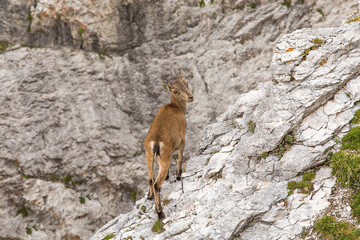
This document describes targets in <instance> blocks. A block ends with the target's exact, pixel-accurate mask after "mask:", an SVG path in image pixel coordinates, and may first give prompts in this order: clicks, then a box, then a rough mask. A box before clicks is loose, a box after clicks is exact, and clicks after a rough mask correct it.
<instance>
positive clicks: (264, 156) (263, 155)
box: [261, 152, 269, 159]
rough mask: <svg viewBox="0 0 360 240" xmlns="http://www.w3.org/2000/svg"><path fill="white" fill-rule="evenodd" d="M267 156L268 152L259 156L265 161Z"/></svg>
mask: <svg viewBox="0 0 360 240" xmlns="http://www.w3.org/2000/svg"><path fill="white" fill-rule="evenodd" d="M268 156H269V152H264V153H262V154H261V158H263V159H266V158H267V157H268Z"/></svg>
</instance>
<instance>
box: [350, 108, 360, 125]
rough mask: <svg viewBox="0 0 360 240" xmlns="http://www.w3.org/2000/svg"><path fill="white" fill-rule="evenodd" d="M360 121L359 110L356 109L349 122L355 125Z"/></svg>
mask: <svg viewBox="0 0 360 240" xmlns="http://www.w3.org/2000/svg"><path fill="white" fill-rule="evenodd" d="M359 123H360V110H358V111H357V112H356V113H355V116H354V118H353V120H351V124H353V125H355V124H359Z"/></svg>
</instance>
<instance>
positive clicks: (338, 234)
mask: <svg viewBox="0 0 360 240" xmlns="http://www.w3.org/2000/svg"><path fill="white" fill-rule="evenodd" d="M315 231H317V232H318V233H319V234H320V239H322V240H357V239H358V238H359V237H360V229H357V228H355V227H353V226H351V225H350V224H349V223H347V222H344V221H337V220H336V219H335V218H334V217H331V216H327V215H325V216H324V217H322V218H320V219H319V220H317V221H316V222H315Z"/></svg>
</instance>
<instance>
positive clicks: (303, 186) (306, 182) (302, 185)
mask: <svg viewBox="0 0 360 240" xmlns="http://www.w3.org/2000/svg"><path fill="white" fill-rule="evenodd" d="M315 175H316V173H315V172H314V171H309V172H305V173H304V174H303V176H302V180H301V181H299V182H297V181H290V182H288V186H287V189H288V190H289V192H288V195H289V196H290V195H291V194H293V193H294V191H295V189H299V190H300V193H304V194H309V193H310V192H311V191H312V190H313V189H314V184H313V183H312V182H311V181H312V180H314V178H315Z"/></svg>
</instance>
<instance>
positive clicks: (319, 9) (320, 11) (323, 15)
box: [316, 8, 325, 17]
mask: <svg viewBox="0 0 360 240" xmlns="http://www.w3.org/2000/svg"><path fill="white" fill-rule="evenodd" d="M316 11H317V12H318V13H320V14H321V16H322V17H325V14H324V13H323V11H322V10H321V8H318V9H316Z"/></svg>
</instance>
